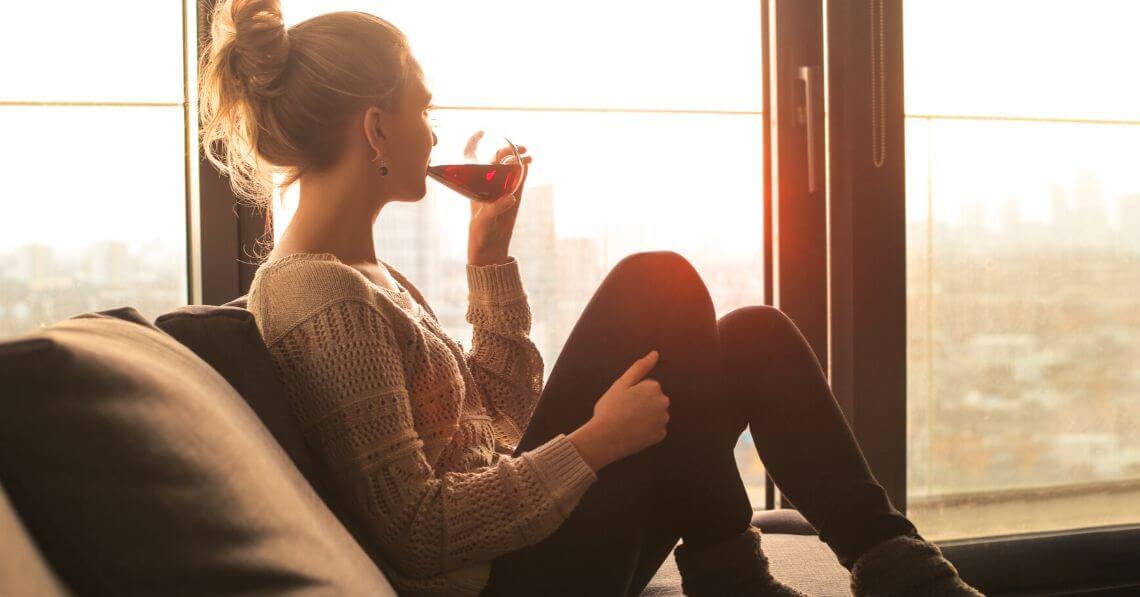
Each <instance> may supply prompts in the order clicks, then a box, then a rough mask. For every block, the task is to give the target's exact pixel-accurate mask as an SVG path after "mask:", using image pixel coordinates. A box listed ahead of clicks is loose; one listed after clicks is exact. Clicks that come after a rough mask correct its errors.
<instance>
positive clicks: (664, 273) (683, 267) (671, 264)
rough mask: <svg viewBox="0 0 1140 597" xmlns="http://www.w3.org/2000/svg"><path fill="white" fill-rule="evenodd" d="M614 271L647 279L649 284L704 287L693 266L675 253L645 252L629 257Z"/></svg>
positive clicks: (615, 267)
mask: <svg viewBox="0 0 1140 597" xmlns="http://www.w3.org/2000/svg"><path fill="white" fill-rule="evenodd" d="M613 271H614V273H617V272H621V273H623V274H624V273H634V274H635V275H637V276H638V277H646V278H648V280H647V282H648V283H656V284H662V283H667V284H669V285H670V286H685V287H688V286H692V287H702V288H703V286H704V282H703V281H702V280H701V276H700V274H698V273H697V269H696V268H695V267H693V264H692V263H689V260H688V259H685V258H684V257H683V256H681V254H680V253H676V252H674V251H643V252H640V253H634V254H632V255H627V256H625V257H623V258H622V260H621V261H619V262H618V263H617V265H615V266H614V269H613Z"/></svg>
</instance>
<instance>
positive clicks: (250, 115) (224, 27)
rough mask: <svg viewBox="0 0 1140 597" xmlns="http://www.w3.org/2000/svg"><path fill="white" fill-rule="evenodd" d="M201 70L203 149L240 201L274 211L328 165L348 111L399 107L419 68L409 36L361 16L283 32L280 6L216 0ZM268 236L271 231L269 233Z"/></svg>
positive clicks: (334, 17) (271, 1) (336, 154)
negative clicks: (280, 192) (285, 192)
mask: <svg viewBox="0 0 1140 597" xmlns="http://www.w3.org/2000/svg"><path fill="white" fill-rule="evenodd" d="M201 55H202V61H201V64H200V65H199V78H198V80H199V114H200V119H201V129H202V130H201V137H200V138H201V142H202V148H203V150H204V151H205V155H206V158H207V159H208V160H209V161H210V163H212V164H213V165H214V166H215V167H216V168H217V169H218V170H219V171H221V172H222V173H223V174H225V175H226V176H227V177H229V180H230V187H231V188H232V189H233V191H234V194H235V195H237V197H238V198H239V200H241V199H247V200H251V201H253V202H254V204H255V206H262V207H265V208H266V210H267V211H269V208H270V207H271V202H272V193H273V176H274V174H278V173H281V174H284V175H285V178H284V181H283V182H282V184H281V185H280V186H281V187H282V188H284V187H287V186H289V185H291V184H293V183H294V182H296V181H297V179H299V178H300V177H301V176H302V175H303V174H305V173H306V172H309V171H320V170H322V169H324V168H326V167H328V166H331V165H332V164H333V163H335V162H336V161H337V160H338V159H339V158H340V155H341V153H342V151H343V147H344V140H343V139H342V138H341V137H342V135H343V132H344V124H345V123H346V119H347V117H348V116H349V115H350V114H352V113H353V112H354V111H355V110H358V109H360V108H363V107H366V106H369V105H380V106H381V107H382V108H385V109H396V108H398V106H397V105H396V104H397V99H398V98H399V91H400V89H401V87H402V86H403V83H404V81H405V80H406V78H407V76H408V72H409V70H410V69H411V68H415V69H418V68H419V67H418V65H416V64H415V61H414V59H413V58H412V56H411V51H410V50H409V47H408V42H407V38H406V37H405V36H404V34H403V33H402V32H400V30H399V29H397V28H396V27H395V26H393V25H392V24H391V23H389V22H387V21H385V20H384V19H381V18H379V17H376V16H374V15H370V14H367V13H363V12H334V13H328V14H324V15H321V16H318V17H314V18H312V19H309V20H306V21H304V22H301V23H298V24H296V25H293V26H292V27H289V28H288V29H286V28H285V22H284V20H283V19H282V18H281V2H280V0H219V1H218V3H217V5H216V7H215V8H214V12H213V20H212V23H211V27H210V39H209V41H208V42H207V45H206V46H205V47H204V48H203V51H202V53H201ZM267 228H268V225H267Z"/></svg>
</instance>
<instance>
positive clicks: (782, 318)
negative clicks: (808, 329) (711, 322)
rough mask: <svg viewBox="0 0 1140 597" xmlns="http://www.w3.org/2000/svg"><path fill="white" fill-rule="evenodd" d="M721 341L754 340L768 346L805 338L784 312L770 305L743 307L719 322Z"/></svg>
mask: <svg viewBox="0 0 1140 597" xmlns="http://www.w3.org/2000/svg"><path fill="white" fill-rule="evenodd" d="M717 327H718V329H719V331H720V334H721V339H722V340H723V341H725V342H728V343H735V342H741V341H746V340H748V339H753V340H754V341H760V342H764V343H767V344H772V343H779V342H786V341H796V340H798V339H800V338H802V337H803V334H801V333H800V329H799V328H798V327H796V324H795V322H793V321H792V319H791V318H790V317H788V316H787V315H786V314H785V313H784V312H783V311H781V310H779V309H777V308H775V307H771V306H768V305H756V306H751V307H742V308H740V309H736V310H734V311H732V312H731V313H729V314H727V315H725V316H724V317H721V318H720V320H718V321H717Z"/></svg>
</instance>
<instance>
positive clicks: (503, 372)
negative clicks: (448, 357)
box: [465, 257, 543, 450]
mask: <svg viewBox="0 0 1140 597" xmlns="http://www.w3.org/2000/svg"><path fill="white" fill-rule="evenodd" d="M467 286H468V289H469V291H470V293H469V296H468V306H467V323H470V324H471V325H472V327H473V331H472V333H471V350H469V351H468V352H467V354H466V355H465V358H466V361H467V366H468V368H469V369H470V370H471V375H472V376H473V377H474V378H475V383H476V384H477V385H478V386H479V391H480V392H481V393H482V395H483V397H484V399H485V400H486V401H487V405H488V407H489V408H490V410H491V411H492V412H493V413H494V417H495V420H496V424H497V425H496V426H497V428H498V430H499V432H500V433H501V434H503V435H505V436H507V439H508V441H509V442H513V443H512V446H513V445H518V441H519V439H521V438H522V432H523V431H524V430H525V429H526V427H527V425H528V424H530V417H531V415H532V414H533V413H534V407H535V405H537V404H538V398H539V396H540V395H541V394H542V375H543V363H542V355H541V354H539V352H538V348H537V347H536V346H535V345H534V342H532V341H531V339H530V326H531V312H530V305H529V304H528V303H527V295H526V292H525V291H524V290H523V285H522V279H521V277H520V276H519V265H518V261H517V260H516V259H515V258H514V257H511V258H510V259H509V260H508V261H507V263H504V264H501V265H485V266H474V265H468V266H467ZM511 449H512V450H513V447H512V448H511Z"/></svg>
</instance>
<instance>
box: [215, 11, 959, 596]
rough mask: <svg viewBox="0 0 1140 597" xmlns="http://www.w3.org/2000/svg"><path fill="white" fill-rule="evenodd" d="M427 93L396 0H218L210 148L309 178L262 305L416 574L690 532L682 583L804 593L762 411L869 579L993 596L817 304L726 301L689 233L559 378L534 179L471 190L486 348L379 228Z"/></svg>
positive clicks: (416, 175) (647, 266)
mask: <svg viewBox="0 0 1140 597" xmlns="http://www.w3.org/2000/svg"><path fill="white" fill-rule="evenodd" d="M430 101H431V98H430V93H429V91H428V90H427V89H426V88H425V86H424V81H423V77H422V72H421V70H420V66H419V65H418V64H417V62H416V61H415V60H414V59H413V57H412V55H411V53H410V52H409V49H408V43H407V40H406V39H405V37H404V36H403V34H402V33H400V31H399V30H397V29H396V28H395V27H393V26H392V25H391V24H389V23H388V22H386V21H384V20H382V19H379V18H377V17H375V16H372V15H369V14H365V13H358V12H340V13H331V14H326V15H323V16H320V17H317V18H313V19H310V20H308V21H305V22H303V23H300V24H297V25H295V26H293V27H291V28H289V29H288V30H286V28H285V26H284V25H283V21H282V19H281V10H280V5H279V2H278V1H277V0H220V1H219V2H218V4H217V7H216V10H215V12H214V14H213V24H212V40H211V42H210V46H209V48H208V51H207V54H206V56H205V58H204V59H203V64H202V70H201V115H202V123H203V136H202V142H203V146H204V148H205V149H206V151H207V154H208V155H209V158H210V160H211V161H212V162H213V163H214V164H215V165H216V166H217V167H218V168H219V169H220V170H221V171H223V172H224V173H226V174H227V175H228V176H229V177H230V180H231V184H232V185H233V187H234V189H235V190H236V191H237V192H238V193H239V194H240V195H241V196H243V197H247V198H255V199H257V200H260V201H264V200H266V198H267V197H268V196H269V194H270V190H271V184H272V183H271V179H270V178H269V176H270V173H271V172H273V171H278V172H283V173H285V174H286V175H287V176H286V184H292V183H293V182H299V183H300V192H301V194H300V202H299V205H298V208H297V211H296V214H295V216H294V217H293V220H292V221H291V222H290V224H289V227H288V229H287V230H286V231H285V232H284V234H283V235H282V236H281V238H279V239H277V242H276V245H275V248H274V249H273V251H272V253H271V254H269V255H268V258H267V260H266V261H265V263H263V264H262V265H261V267H260V268H259V270H258V272H257V275H256V277H255V280H254V282H253V286H252V288H251V290H250V293H249V309H250V310H251V311H252V312H253V313H254V314H255V316H256V318H257V321H258V325H259V326H260V329H261V332H262V334H263V336H264V338H265V341H266V344H267V346H268V347H269V350H270V351H271V352H272V354H273V357H274V360H275V363H276V365H277V369H278V371H279V373H280V375H281V377H282V379H283V380H284V382H285V384H286V386H287V389H288V396H287V398H288V400H289V401H290V406H291V408H292V412H293V413H294V415H295V416H296V419H297V421H298V422H299V424H300V425H301V427H302V429H303V430H304V433H305V436H306V440H307V442H308V444H309V446H310V447H311V449H312V450H313V451H314V452H315V454H316V455H317V457H318V459H319V461H320V462H321V463H322V465H323V467H324V469H325V471H326V472H327V473H328V476H329V478H330V479H331V480H332V485H333V493H334V496H335V497H334V499H332V501H333V503H332V504H330V505H331V506H332V507H333V508H334V509H336V510H337V512H338V513H339V514H340V515H341V517H342V518H343V519H345V520H347V521H350V526H352V527H354V532H355V533H356V535H357V536H358V537H359V538H360V539H361V542H362V544H363V545H364V547H365V549H367V550H368V551H369V553H370V554H371V555H372V556H373V557H374V559H376V561H377V563H378V565H380V566H381V567H382V569H383V570H384V571H385V572H386V573H387V574H388V577H389V579H390V580H391V581H392V583H393V584H394V585H395V586H396V587H397V589H398V590H400V592H401V593H406V594H440V595H476V594H482V595H615V596H616V595H629V594H637V593H638V592H639V591H640V590H641V589H642V588H643V587H644V586H645V585H646V584H647V583H648V582H649V580H650V579H651V578H652V576H653V574H654V572H655V571H656V570H657V569H658V567H659V565H660V564H661V563H662V561H664V559H665V558H666V557H668V555H669V553H670V552H674V554H675V558H676V560H677V564H678V567H679V569H680V571H681V574H682V577H683V588H684V589H685V591H686V593H688V594H691V595H795V594H798V592H796V591H794V590H792V589H789V588H787V587H786V586H784V585H781V584H780V583H779V582H778V581H776V580H775V579H773V578H772V576H771V574H769V571H768V564H767V559H766V558H765V557H764V555H763V552H762V551H761V548H760V535H759V532H758V531H757V529H755V528H753V527H752V526H751V525H750V519H751V515H752V508H751V506H750V504H749V501H748V497H747V495H746V494H745V490H744V485H743V483H742V481H741V478H740V474H739V471H738V470H737V468H736V465H735V460H734V458H733V446H734V445H735V443H736V440H737V438H738V437H739V436H740V434H741V433H742V432H743V430H744V429H745V427H746V426H748V425H751V431H752V434H753V436H754V438H755V440H756V449H757V451H758V452H759V454H760V457H761V458H762V459H763V461H764V464H765V465H766V467H767V470H768V472H769V473H770V474H771V475H772V477H773V479H775V481H776V483H777V484H778V485H779V486H780V489H781V491H783V493H784V494H785V495H786V496H788V498H789V499H791V500H792V501H793V502H794V503H795V504H796V506H797V507H798V508H799V510H800V512H802V513H803V515H804V516H805V517H806V518H807V519H808V520H809V521H810V522H811V523H812V525H814V526H815V528H817V529H818V530H819V533H820V538H821V539H822V540H823V541H825V542H826V543H827V544H828V545H829V546H830V547H831V548H832V550H833V551H834V552H835V554H836V555H837V556H838V558H839V561H840V562H841V563H842V564H843V565H844V566H846V567H847V568H848V569H850V570H852V586H853V588H854V591H855V593H856V594H859V595H895V594H921V595H976V594H977V593H976V592H975V591H973V590H972V589H970V588H969V587H968V586H967V585H965V584H964V583H963V582H962V581H961V580H960V579H959V578H958V576H957V572H956V571H955V569H954V567H953V566H952V565H951V564H950V563H949V562H947V561H946V560H945V559H943V558H942V556H941V553H940V552H939V550H938V548H937V547H936V546H934V545H932V544H930V543H928V542H926V541H924V540H923V538H922V537H921V536H920V535H919V534H918V533H917V531H916V530H915V528H914V525H912V524H911V522H910V521H909V520H907V519H906V518H905V517H904V516H903V515H902V514H900V513H899V512H898V511H897V510H895V509H894V508H893V507H892V505H891V504H890V502H889V501H888V499H887V497H886V494H885V493H884V491H883V490H882V488H881V487H880V486H879V485H878V483H877V482H876V481H875V479H874V477H873V476H872V475H871V473H870V471H869V470H868V468H867V465H866V462H865V461H864V459H863V456H862V454H861V452H860V450H859V447H858V445H857V444H856V443H855V440H854V439H853V437H852V435H851V432H850V430H849V428H848V426H847V424H846V421H845V420H844V418H843V416H842V414H841V412H840V410H839V408H838V406H837V405H836V402H835V400H834V398H833V397H832V395H831V393H830V391H829V388H828V385H827V381H826V379H825V378H824V376H823V375H822V373H821V371H820V368H819V365H818V363H817V362H816V360H815V358H814V356H813V354H812V352H811V350H810V349H809V347H808V346H807V345H806V343H805V341H804V339H803V337H802V336H801V335H800V333H799V332H798V330H797V329H796V327H795V325H793V324H792V322H791V321H790V320H789V319H788V318H787V317H785V316H784V315H783V314H781V313H780V312H779V311H776V310H774V309H771V308H767V307H750V308H745V309H739V310H737V311H734V312H732V313H730V314H728V315H726V316H725V317H723V318H721V319H719V320H718V319H716V317H715V314H714V310H713V306H712V302H711V301H710V299H709V295H708V292H707V290H706V289H705V286H704V285H703V283H702V282H701V278H700V276H699V275H698V274H697V272H696V271H694V270H693V268H692V266H690V265H689V263H687V262H686V261H685V260H684V259H683V258H682V257H680V256H679V255H677V254H675V253H670V252H657V253H641V254H636V255H631V256H629V257H627V258H625V259H624V260H622V261H621V262H620V263H619V264H618V265H617V266H616V267H615V268H614V269H613V270H612V271H611V272H610V273H609V274H608V276H607V277H606V278H605V280H604V281H603V282H602V284H601V286H600V287H599V288H598V290H597V292H596V293H595V294H594V296H593V298H592V299H591V300H590V302H589V304H588V305H587V306H586V309H585V311H584V312H583V313H582V315H581V318H580V319H579V321H578V322H577V325H576V326H575V328H574V330H573V331H572V333H571V334H570V337H569V339H568V340H567V341H566V345H565V348H564V350H563V351H562V353H561V354H560V355H559V357H558V360H557V362H556V363H555V364H554V369H553V370H552V372H551V376H550V379H549V382H548V383H547V385H546V387H545V388H544V387H543V381H542V380H543V362H542V359H541V357H540V356H539V354H538V351H537V350H536V349H535V346H534V344H533V343H532V342H531V341H530V339H529V338H528V333H529V331H530V325H531V313H530V309H529V306H528V303H527V295H526V293H525V292H524V290H523V286H522V282H521V281H520V279H519V270H518V264H517V262H516V261H515V259H514V257H513V256H511V255H510V250H509V247H510V241H511V235H512V229H513V227H514V222H515V218H516V216H517V214H518V210H519V209H520V198H519V197H517V196H510V197H504V198H502V199H500V200H498V201H496V202H494V203H491V204H480V203H474V202H473V203H472V205H471V223H470V229H469V239H468V243H469V245H468V265H467V280H468V285H469V290H470V295H469V299H470V300H469V307H468V311H467V321H468V322H470V323H471V324H472V325H473V326H474V332H473V338H472V347H471V350H469V351H464V350H463V348H462V347H461V346H460V345H459V344H458V343H456V342H455V341H454V340H452V339H451V338H449V337H448V336H447V334H446V333H445V332H444V331H443V330H442V329H441V328H440V325H439V322H438V321H437V319H436V317H435V315H434V313H433V312H432V310H431V308H430V306H429V305H428V303H427V301H425V299H424V297H423V296H421V294H420V293H419V291H418V290H417V289H416V287H415V286H414V285H413V284H412V283H411V282H410V281H409V280H407V279H406V278H404V277H403V276H402V275H401V274H400V273H399V272H398V271H397V270H395V269H393V268H392V267H390V266H388V265H387V264H386V263H385V262H384V261H382V260H380V259H379V258H378V257H377V256H376V254H375V249H374V246H375V245H374V243H373V230H374V229H375V227H374V224H375V222H376V219H377V218H378V217H379V216H380V214H381V211H382V210H383V208H384V206H385V205H387V204H388V203H389V202H392V201H418V200H420V199H422V198H423V196H424V194H425V174H426V170H427V165H428V157H429V154H430V153H431V150H432V146H433V145H434V141H435V139H434V135H433V133H432V130H431V127H430V125H429V122H428V110H429V109H430ZM524 161H526V162H528V163H529V157H527V158H526V159H525V160H524ZM679 539H681V540H683V543H682V544H681V545H680V546H677V542H678V540H679ZM675 546H677V547H676V549H675V550H674V547H675Z"/></svg>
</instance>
